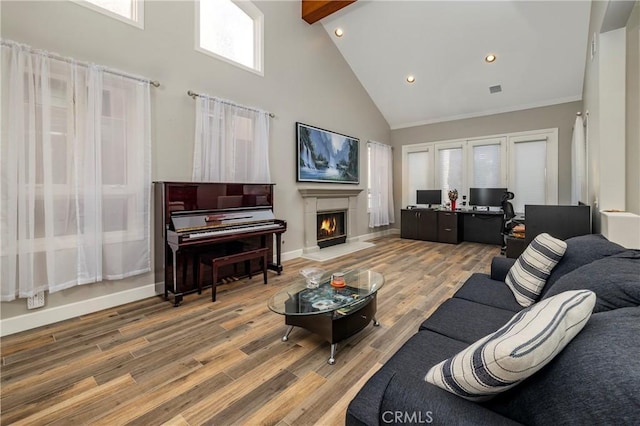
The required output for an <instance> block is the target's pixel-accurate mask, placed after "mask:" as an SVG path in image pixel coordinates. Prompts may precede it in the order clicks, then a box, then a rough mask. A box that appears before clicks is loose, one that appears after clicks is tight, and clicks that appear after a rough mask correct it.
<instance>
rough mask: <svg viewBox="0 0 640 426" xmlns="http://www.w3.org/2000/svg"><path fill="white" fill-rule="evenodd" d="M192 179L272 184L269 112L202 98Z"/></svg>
mask: <svg viewBox="0 0 640 426" xmlns="http://www.w3.org/2000/svg"><path fill="white" fill-rule="evenodd" d="M195 135H196V143H195V147H194V156H193V175H192V177H193V180H194V181H203V180H204V181H210V182H247V183H256V182H270V181H271V177H270V176H271V175H270V171H269V113H268V112H266V111H261V110H257V109H253V108H249V107H244V106H241V105H236V104H234V103H232V102H230V101H226V100H223V99H219V98H213V97H210V96H205V95H200V96H199V97H198V98H197V99H196V131H195Z"/></svg>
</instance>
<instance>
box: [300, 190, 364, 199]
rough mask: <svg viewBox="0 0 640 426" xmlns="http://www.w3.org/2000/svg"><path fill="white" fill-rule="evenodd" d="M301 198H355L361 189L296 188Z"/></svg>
mask: <svg viewBox="0 0 640 426" xmlns="http://www.w3.org/2000/svg"><path fill="white" fill-rule="evenodd" d="M298 191H299V192H300V195H302V198H307V197H313V198H340V197H357V196H358V194H360V193H361V192H362V189H357V188H355V189H319V188H298Z"/></svg>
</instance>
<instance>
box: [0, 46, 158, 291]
mask: <svg viewBox="0 0 640 426" xmlns="http://www.w3.org/2000/svg"><path fill="white" fill-rule="evenodd" d="M149 117H150V99H149V84H148V82H147V83H145V82H142V81H138V80H135V79H129V78H123V77H117V76H115V75H112V74H107V73H106V72H104V70H103V69H102V68H100V67H96V66H85V65H80V64H77V63H74V61H72V60H65V59H61V58H59V57H56V56H55V55H54V56H52V55H49V54H47V53H46V52H36V51H33V50H32V49H31V48H29V47H28V46H24V45H19V44H16V43H13V42H8V41H3V42H2V122H3V126H2V144H1V151H0V155H1V161H0V176H1V184H0V192H1V198H0V213H1V215H0V216H1V219H0V228H1V229H0V240H1V241H0V242H1V244H0V247H1V249H0V250H1V251H0V280H1V286H0V288H1V294H0V300H2V301H10V300H13V299H15V298H16V297H18V298H23V297H31V296H34V295H35V294H37V293H39V292H42V291H45V290H46V291H49V292H54V291H59V290H63V289H65V288H69V287H72V286H75V285H78V284H86V283H92V282H97V281H101V280H104V279H107V280H115V279H121V278H125V277H127V276H131V275H136V274H140V273H143V272H147V271H149V270H150V266H151V262H150V258H151V256H150V253H151V246H150V236H149V232H150V214H149V206H150V192H151V191H150V188H151V176H150V170H151V168H150V151H151V142H150V128H149Z"/></svg>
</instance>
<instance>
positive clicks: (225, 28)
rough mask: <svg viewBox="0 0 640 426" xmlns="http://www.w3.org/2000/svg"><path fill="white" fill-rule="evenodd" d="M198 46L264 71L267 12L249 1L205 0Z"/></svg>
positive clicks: (200, 5)
mask: <svg viewBox="0 0 640 426" xmlns="http://www.w3.org/2000/svg"><path fill="white" fill-rule="evenodd" d="M196 11H197V16H196V22H197V25H198V31H197V33H196V38H197V40H196V50H198V51H200V52H203V53H206V54H209V55H213V56H215V57H217V58H219V59H222V60H224V61H227V62H230V63H232V64H234V65H239V66H241V67H242V68H244V69H248V70H250V71H253V72H257V73H258V74H260V75H262V45H263V42H262V40H263V36H262V34H263V31H262V26H263V22H264V18H263V14H262V12H260V10H259V9H258V8H257V7H256V6H255V5H253V4H252V3H251V2H249V1H242V2H240V1H238V2H235V1H232V0H201V1H200V2H199V3H198V4H197V5H196Z"/></svg>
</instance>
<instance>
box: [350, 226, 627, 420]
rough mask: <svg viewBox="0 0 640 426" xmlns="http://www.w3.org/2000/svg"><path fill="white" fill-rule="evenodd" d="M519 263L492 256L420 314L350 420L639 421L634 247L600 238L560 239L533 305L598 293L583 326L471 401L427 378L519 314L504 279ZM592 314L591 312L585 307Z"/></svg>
mask: <svg viewBox="0 0 640 426" xmlns="http://www.w3.org/2000/svg"><path fill="white" fill-rule="evenodd" d="M514 262H516V259H507V258H502V257H496V258H494V259H493V261H492V265H491V273H490V275H487V274H478V273H477V274H473V275H472V276H471V277H470V278H469V279H468V280H467V281H466V282H465V283H464V284H463V285H462V286H461V287H460V288H459V289H458V290H457V292H456V293H455V294H454V296H453V297H452V298H450V299H448V300H446V301H445V302H444V303H443V304H442V305H441V306H439V307H438V309H437V310H436V311H435V312H434V313H433V314H432V315H431V316H430V317H429V318H427V319H426V320H425V321H424V322H423V323H422V324H421V326H420V327H419V330H418V331H417V333H416V334H415V335H413V336H412V337H411V338H410V339H409V340H408V341H407V342H406V343H405V344H404V345H403V346H402V347H401V348H400V349H399V350H398V351H397V352H396V353H395V355H393V356H392V357H391V358H390V359H389V360H388V362H386V363H385V365H384V366H383V367H382V368H381V369H380V370H379V371H378V372H376V373H375V374H374V375H373V376H372V377H371V378H370V379H369V380H368V381H367V383H366V384H365V385H364V386H363V388H362V389H361V390H360V391H359V393H358V394H357V395H356V397H355V398H354V399H353V400H352V401H351V403H350V404H349V407H348V410H347V416H346V424H347V425H384V424H478V425H480V424H482V425H489V424H490V425H509V424H531V425H539V424H540V425H543V424H549V425H559V424H575V425H585V424H637V423H638V419H640V251H638V250H628V249H625V248H623V247H621V246H619V245H617V244H614V243H612V242H610V241H608V240H607V239H606V238H604V237H603V236H602V235H596V234H593V235H585V236H580V237H574V238H571V239H568V240H566V252H565V253H564V255H563V256H562V258H561V260H560V261H559V263H558V264H557V265H556V266H555V267H554V268H553V269H552V270H551V274H550V275H549V276H548V278H547V279H546V284H545V285H544V287H543V288H542V292H541V294H540V296H539V299H538V300H539V302H537V303H542V302H541V301H544V300H545V299H549V298H551V297H553V296H554V295H558V294H561V293H563V292H566V291H570V290H582V289H587V290H591V291H593V292H594V293H595V298H594V299H595V306H594V307H593V311H592V312H593V314H590V317H589V318H588V320H586V321H585V325H584V328H582V329H581V331H580V332H579V333H578V334H577V335H576V336H575V337H574V338H573V339H572V340H571V341H570V342H569V343H568V344H567V345H566V347H564V349H563V350H561V351H560V352H559V353H558V354H557V355H556V356H555V357H554V358H553V359H552V360H551V361H550V362H549V363H548V364H546V365H545V366H544V367H542V368H541V369H540V370H539V371H537V372H535V373H534V374H533V375H532V376H531V377H529V378H527V379H525V380H524V381H522V382H520V383H519V384H517V385H516V386H515V387H513V388H511V389H509V390H507V391H505V392H502V393H500V394H498V395H497V396H495V397H493V398H491V399H489V400H488V401H484V402H474V401H470V400H468V399H464V398H462V397H460V396H458V395H455V394H453V393H450V392H448V391H446V390H443V389H441V388H440V387H437V386H435V385H433V384H431V383H428V382H426V381H425V375H426V373H427V371H428V370H430V369H431V367H433V366H434V365H436V364H438V363H440V362H442V361H443V360H445V359H447V358H450V357H452V356H454V355H455V354H457V353H459V352H460V351H463V350H464V349H465V348H467V347H469V345H471V344H472V343H474V342H476V341H478V340H479V339H481V338H482V337H483V336H487V335H489V334H491V333H494V332H495V331H496V330H498V329H499V328H501V327H502V326H503V325H505V324H506V323H507V322H509V321H510V320H511V319H512V318H513V317H514V315H516V314H517V313H519V312H523V309H524V308H523V306H521V305H520V304H519V303H518V302H517V301H516V299H515V297H514V294H513V292H512V290H511V289H510V288H509V287H508V286H507V285H506V284H505V279H506V276H507V273H508V272H509V270H510V269H511V268H512V266H513V264H514ZM589 311H590V312H591V308H589Z"/></svg>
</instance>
